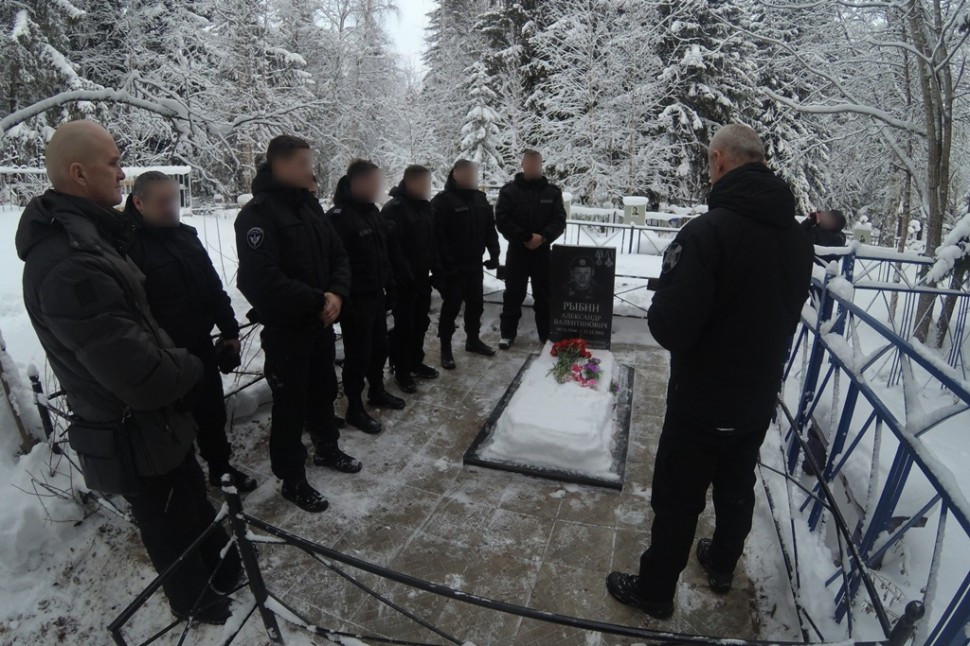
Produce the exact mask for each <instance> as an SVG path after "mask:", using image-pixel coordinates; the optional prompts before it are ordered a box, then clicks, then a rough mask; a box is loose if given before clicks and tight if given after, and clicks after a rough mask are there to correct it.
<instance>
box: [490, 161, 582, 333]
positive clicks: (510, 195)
mask: <svg viewBox="0 0 970 646" xmlns="http://www.w3.org/2000/svg"><path fill="white" fill-rule="evenodd" d="M495 224H496V226H497V227H498V230H499V232H500V233H501V234H502V235H503V236H505V239H506V240H508V241H509V249H508V252H507V253H506V255H505V295H504V297H503V298H502V329H501V334H502V340H501V342H500V343H499V347H500V348H502V349H503V350H508V349H509V347H510V346H511V345H512V344H513V343H514V342H515V336H516V334H517V333H518V328H519V319H520V318H522V302H523V301H524V300H525V295H526V288H527V286H528V285H529V283H530V282H531V283H532V299H533V301H534V303H533V309H534V311H535V319H536V332H538V333H539V340H540V341H541V342H543V343H545V341H546V339H548V338H549V299H550V298H551V293H552V282H551V278H550V275H549V273H550V271H551V270H552V265H551V261H550V259H551V254H550V245H552V243H553V242H555V241H556V239H557V238H559V236H561V235H562V234H563V231H565V230H566V207H565V206H564V205H563V201H562V191H561V190H559V187H558V186H555V185H554V184H550V183H549V180H547V179H546V178H545V177H544V176H543V174H542V155H540V154H539V153H538V152H537V151H535V150H527V151H525V153H524V154H523V156H522V172H521V173H519V174H517V175H516V176H515V179H514V180H513V181H511V182H509V183H508V184H506V185H505V186H503V187H502V190H501V191H500V192H499V194H498V202H496V204H495Z"/></svg>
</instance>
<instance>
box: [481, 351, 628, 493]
mask: <svg viewBox="0 0 970 646" xmlns="http://www.w3.org/2000/svg"><path fill="white" fill-rule="evenodd" d="M551 348H552V344H551V343H547V344H546V347H545V348H543V350H542V353H541V354H540V355H539V356H538V357H537V358H536V360H535V361H533V363H532V365H531V366H529V368H528V370H527V371H526V373H525V374H524V375H523V377H522V382H521V384H520V385H519V388H518V389H517V390H516V392H515V395H514V396H513V397H512V399H511V401H510V402H509V404H508V406H507V407H506V409H505V411H504V412H503V413H502V416H501V417H500V418H499V420H498V422H497V424H496V426H495V430H494V432H493V433H492V437H491V439H490V442H489V444H488V445H487V446H486V447H485V448H484V449H483V451H482V456H483V457H487V458H492V459H498V460H505V461H514V462H517V463H525V464H529V465H535V466H540V467H548V468H553V469H560V470H563V471H568V472H573V473H580V474H583V475H590V476H596V477H600V478H616V477H617V475H616V473H614V472H613V468H612V467H613V429H614V408H615V402H616V398H615V397H614V396H613V394H612V393H610V382H611V380H612V379H613V378H614V376H615V374H616V361H615V359H614V357H613V354H612V353H611V352H609V351H606V350H591V352H592V354H593V356H594V357H595V358H597V359H599V360H600V361H601V364H600V368H601V369H602V374H603V375H604V378H603V379H602V380H600V383H599V385H598V387H597V388H585V387H583V386H581V385H580V384H579V383H578V382H575V381H569V382H566V383H564V384H560V383H557V382H556V380H555V379H554V378H553V377H552V375H550V374H549V371H550V370H551V369H552V367H553V366H554V365H555V363H556V358H555V357H553V356H551V355H550V354H549V351H550V349H551Z"/></svg>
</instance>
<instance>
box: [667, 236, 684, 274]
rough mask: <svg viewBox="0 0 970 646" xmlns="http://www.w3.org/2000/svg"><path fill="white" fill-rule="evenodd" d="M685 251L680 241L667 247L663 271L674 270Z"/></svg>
mask: <svg viewBox="0 0 970 646" xmlns="http://www.w3.org/2000/svg"><path fill="white" fill-rule="evenodd" d="M683 252H684V248H683V247H682V246H681V245H680V243H679V242H675V243H674V244H672V245H670V246H669V247H667V251H665V252H664V266H663V273H665V274H666V273H667V272H670V271H673V270H674V267H676V266H677V263H679V262H680V255H681V254H682V253H683Z"/></svg>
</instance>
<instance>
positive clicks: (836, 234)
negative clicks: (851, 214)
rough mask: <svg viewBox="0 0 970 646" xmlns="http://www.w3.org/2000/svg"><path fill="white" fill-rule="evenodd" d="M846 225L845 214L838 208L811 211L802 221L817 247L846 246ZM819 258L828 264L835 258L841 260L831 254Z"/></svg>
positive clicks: (803, 226)
mask: <svg viewBox="0 0 970 646" xmlns="http://www.w3.org/2000/svg"><path fill="white" fill-rule="evenodd" d="M845 225H846V220H845V214H843V213H842V211H839V210H838V209H835V210H832V211H816V212H815V213H809V214H808V217H806V218H805V220H804V221H803V222H802V228H803V229H805V231H806V232H807V233H808V235H809V236H811V238H812V243H813V244H814V245H815V246H817V247H844V246H845V242H846V241H845ZM819 258H820V260H821V261H822V262H824V263H826V264H828V263H830V262H832V261H833V260H834V261H837V260H839V258H840V257H839V256H838V255H831V254H830V255H825V256H820V257H819Z"/></svg>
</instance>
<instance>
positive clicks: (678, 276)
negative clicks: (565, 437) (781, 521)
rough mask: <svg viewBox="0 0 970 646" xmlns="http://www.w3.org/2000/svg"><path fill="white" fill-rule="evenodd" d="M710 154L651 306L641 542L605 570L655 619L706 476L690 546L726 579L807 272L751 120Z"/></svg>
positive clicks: (804, 241)
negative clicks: (701, 529) (660, 418)
mask: <svg viewBox="0 0 970 646" xmlns="http://www.w3.org/2000/svg"><path fill="white" fill-rule="evenodd" d="M708 161H709V172H710V178H711V185H712V189H711V195H710V198H709V200H708V204H709V207H710V208H709V211H708V212H707V213H706V214H704V215H702V216H700V217H698V218H695V219H694V220H693V221H691V222H690V223H689V224H687V225H686V226H685V227H684V228H683V229H681V231H680V233H679V234H678V235H677V238H676V239H675V240H674V242H673V244H671V245H670V248H669V249H668V250H667V253H666V254H665V255H664V262H663V273H662V274H661V277H660V280H659V285H658V287H657V292H656V294H655V295H654V297H653V303H652V305H651V306H650V311H649V313H648V323H649V326H650V331H651V333H653V336H654V338H655V339H656V340H657V342H658V343H660V345H662V346H663V347H664V348H666V349H667V350H669V351H670V382H669V384H668V387H667V413H666V418H665V419H664V426H663V431H662V433H661V436H660V444H659V447H658V449H657V460H656V464H655V466H654V472H653V490H652V494H651V500H650V502H651V506H652V507H653V511H654V518H653V527H652V531H651V544H650V547H649V549H647V551H646V552H644V554H643V555H642V556H641V557H640V573H639V575H633V574H623V573H621V572H612V573H611V574H610V575H609V577H607V582H606V584H607V589H608V590H609V592H610V594H612V595H613V596H614V597H615V598H616V599H618V600H619V601H621V602H623V603H626V604H629V605H631V606H634V607H637V608H639V609H641V610H642V611H644V612H645V613H647V614H649V615H651V616H653V617H655V618H659V619H666V618H667V617H670V616H671V615H672V614H673V612H674V603H673V600H674V593H675V590H676V586H677V580H678V578H679V577H680V573H681V572H682V571H683V569H684V567H686V565H687V561H688V559H689V556H690V550H691V546H692V544H693V542H694V532H695V530H696V527H697V517H698V516H699V515H700V513H701V512H702V511H703V510H704V506H705V503H706V496H707V490H708V488H710V487H711V486H712V485H713V499H714V512H715V517H716V522H715V529H714V535H713V538H703V539H701V540H700V541H698V545H697V559H698V561H699V562H700V564H701V566H702V567H703V568H704V569H705V571H706V572H707V576H708V583H709V585H710V587H711V589H712V590H713V591H714V592H717V593H726V592H728V591H729V590H730V589H731V585H732V580H733V574H734V568H735V566H736V565H737V562H738V560H739V559H740V558H741V553H742V551H743V549H744V542H745V539H746V538H747V535H748V532H749V531H750V530H751V516H752V512H753V510H754V485H755V466H756V464H757V462H758V454H759V451H760V448H761V443H762V442H763V441H764V438H765V433H766V432H767V430H768V425H769V423H770V421H771V418H772V417H773V414H774V411H775V406H776V401H775V398H776V396H777V393H778V389H779V387H780V385H781V376H782V367H783V365H784V361H785V358H786V355H787V350H788V344H789V341H790V339H791V337H792V334H794V332H795V326H796V325H797V323H798V320H799V317H800V314H801V309H802V305H803V304H804V302H805V300H806V298H807V296H808V287H809V280H810V278H811V273H812V256H813V249H812V245H811V242H810V240H809V238H808V236H807V235H806V234H805V232H804V231H803V230H802V228H801V227H800V226H799V225H798V224H797V223H796V221H795V197H794V195H792V192H791V190H790V189H789V187H788V185H787V184H786V183H785V182H784V181H782V180H781V179H779V178H778V177H776V176H775V175H774V174H773V173H772V172H771V171H770V170H769V169H768V167H767V165H766V164H765V149H764V144H763V143H762V142H761V140H760V139H759V138H758V135H757V134H756V133H755V132H754V130H752V129H751V128H749V127H747V126H743V125H729V126H725V127H723V128H721V129H720V130H718V131H717V133H716V134H715V135H714V137H713V138H712V139H711V143H710V146H709V147H708Z"/></svg>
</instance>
